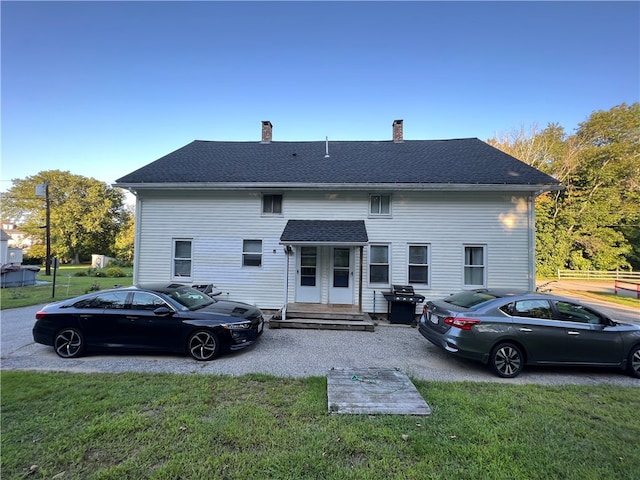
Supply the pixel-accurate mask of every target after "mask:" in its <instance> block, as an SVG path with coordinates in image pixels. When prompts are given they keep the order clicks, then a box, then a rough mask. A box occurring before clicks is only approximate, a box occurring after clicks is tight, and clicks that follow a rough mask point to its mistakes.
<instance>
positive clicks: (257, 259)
mask: <svg viewBox="0 0 640 480" xmlns="http://www.w3.org/2000/svg"><path fill="white" fill-rule="evenodd" d="M242 266H243V267H261V266H262V240H243V241H242Z"/></svg>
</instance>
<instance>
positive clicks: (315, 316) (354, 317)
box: [269, 303, 374, 332]
mask: <svg viewBox="0 0 640 480" xmlns="http://www.w3.org/2000/svg"><path fill="white" fill-rule="evenodd" d="M269 327H271V328H315V329H327V330H364V331H369V332H373V330H374V324H373V321H371V317H369V315H368V314H367V313H365V312H361V311H360V310H359V309H358V307H357V306H355V305H327V304H319V303H290V304H289V305H287V311H286V319H285V320H283V319H282V312H278V314H276V315H274V316H273V317H272V318H271V320H269Z"/></svg>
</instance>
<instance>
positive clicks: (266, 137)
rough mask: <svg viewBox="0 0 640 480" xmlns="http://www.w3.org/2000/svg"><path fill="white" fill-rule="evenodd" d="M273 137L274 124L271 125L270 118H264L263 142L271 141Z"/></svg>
mask: <svg viewBox="0 0 640 480" xmlns="http://www.w3.org/2000/svg"><path fill="white" fill-rule="evenodd" d="M272 138H273V125H271V122H270V121H269V120H263V121H262V142H261V143H271V139H272Z"/></svg>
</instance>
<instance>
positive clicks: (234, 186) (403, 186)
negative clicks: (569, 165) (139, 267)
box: [112, 182, 564, 196]
mask: <svg viewBox="0 0 640 480" xmlns="http://www.w3.org/2000/svg"><path fill="white" fill-rule="evenodd" d="M112 186H113V187H116V188H123V189H126V190H129V191H131V192H132V193H134V194H135V193H136V192H138V191H142V190H190V191H198V190H208V191H212V190H218V191H227V190H279V191H283V190H304V191H309V190H316V191H322V190H349V191H354V190H356V191H357V190H363V191H372V190H375V191H380V192H384V191H390V192H397V191H424V192H445V191H446V192H451V191H460V192H537V194H538V195H539V194H541V193H543V192H547V191H554V190H563V189H564V187H563V186H562V185H559V184H557V185H553V184H537V185H536V184H506V183H501V184H470V183H273V182H240V183H238V182H230V183H218V182H215V183H206V182H203V183H194V182H186V183H184V182H183V183H178V182H176V183H114V184H112ZM536 196H537V195H536Z"/></svg>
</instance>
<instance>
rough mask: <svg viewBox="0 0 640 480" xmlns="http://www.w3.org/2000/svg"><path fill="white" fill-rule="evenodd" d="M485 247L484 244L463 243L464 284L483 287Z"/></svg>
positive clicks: (484, 281) (484, 284)
mask: <svg viewBox="0 0 640 480" xmlns="http://www.w3.org/2000/svg"><path fill="white" fill-rule="evenodd" d="M485 257H486V248H485V246H484V245H465V247H464V286H465V287H485V286H486V282H487V273H486V265H485V264H486V258H485Z"/></svg>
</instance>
